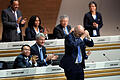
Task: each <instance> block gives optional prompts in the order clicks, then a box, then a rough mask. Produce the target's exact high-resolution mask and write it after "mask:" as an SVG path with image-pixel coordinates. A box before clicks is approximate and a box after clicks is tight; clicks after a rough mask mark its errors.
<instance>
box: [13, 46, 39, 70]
mask: <svg viewBox="0 0 120 80" xmlns="http://www.w3.org/2000/svg"><path fill="white" fill-rule="evenodd" d="M21 51H22V53H21V54H20V55H18V56H17V58H16V59H15V62H14V68H28V67H35V66H37V62H36V60H37V59H38V58H37V56H32V55H31V54H30V46H29V45H23V46H22V48H21Z"/></svg>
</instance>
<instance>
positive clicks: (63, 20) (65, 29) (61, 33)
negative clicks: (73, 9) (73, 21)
mask: <svg viewBox="0 0 120 80" xmlns="http://www.w3.org/2000/svg"><path fill="white" fill-rule="evenodd" d="M68 21H69V17H68V16H67V15H63V16H60V24H59V25H57V26H56V27H55V28H54V30H53V36H54V38H57V39H64V38H65V36H66V35H68V34H69V33H70V32H71V31H70V30H71V26H70V25H68Z"/></svg>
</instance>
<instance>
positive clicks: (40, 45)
mask: <svg viewBox="0 0 120 80" xmlns="http://www.w3.org/2000/svg"><path fill="white" fill-rule="evenodd" d="M44 43H45V35H44V34H43V33H38V34H36V43H35V44H34V45H33V46H31V54H32V55H36V56H38V60H37V63H38V66H47V65H48V64H50V63H51V60H56V59H57V58H58V56H57V55H54V54H52V55H46V48H45V47H44Z"/></svg>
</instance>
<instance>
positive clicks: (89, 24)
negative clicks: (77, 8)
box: [84, 1, 103, 37]
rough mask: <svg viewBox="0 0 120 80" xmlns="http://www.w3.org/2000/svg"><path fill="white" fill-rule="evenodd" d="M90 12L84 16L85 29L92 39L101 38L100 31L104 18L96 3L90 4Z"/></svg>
mask: <svg viewBox="0 0 120 80" xmlns="http://www.w3.org/2000/svg"><path fill="white" fill-rule="evenodd" d="M89 9H90V12H88V13H86V14H85V16H84V27H85V29H86V30H88V32H89V34H90V36H91V37H97V36H100V29H101V28H102V26H103V21H102V16H101V14H100V13H99V12H97V4H96V3H95V2H94V1H91V2H90V3H89Z"/></svg>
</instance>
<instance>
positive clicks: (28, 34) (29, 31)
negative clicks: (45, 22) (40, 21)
mask: <svg viewBox="0 0 120 80" xmlns="http://www.w3.org/2000/svg"><path fill="white" fill-rule="evenodd" d="M39 31H42V33H43V32H44V29H43V27H41V26H39ZM35 36H36V32H35V30H34V28H33V27H27V28H26V30H25V40H27V41H31V40H35Z"/></svg>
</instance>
